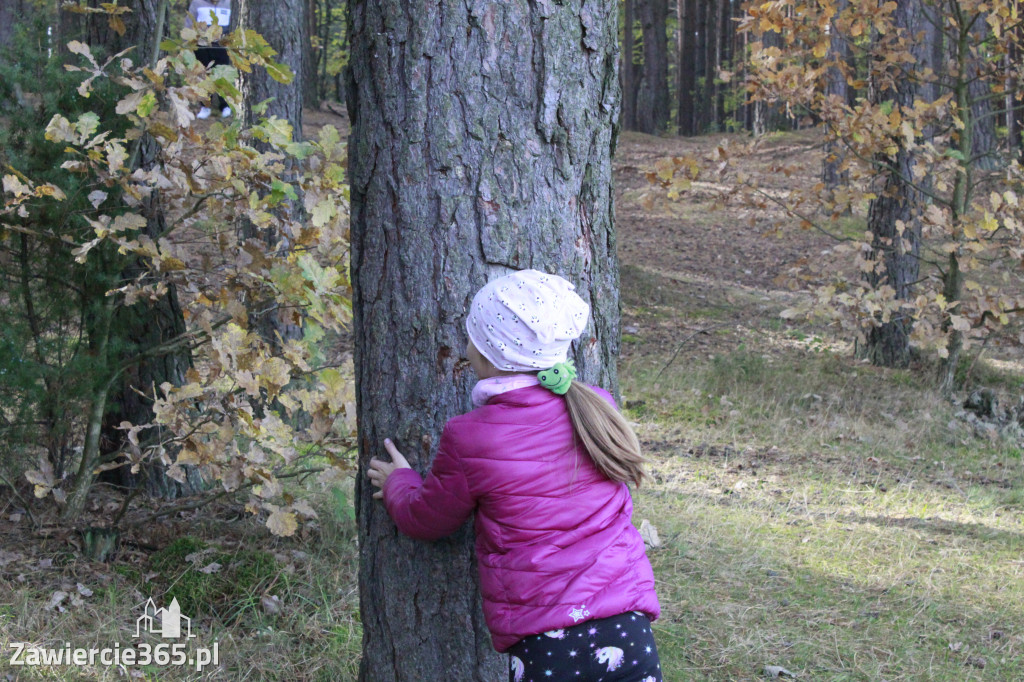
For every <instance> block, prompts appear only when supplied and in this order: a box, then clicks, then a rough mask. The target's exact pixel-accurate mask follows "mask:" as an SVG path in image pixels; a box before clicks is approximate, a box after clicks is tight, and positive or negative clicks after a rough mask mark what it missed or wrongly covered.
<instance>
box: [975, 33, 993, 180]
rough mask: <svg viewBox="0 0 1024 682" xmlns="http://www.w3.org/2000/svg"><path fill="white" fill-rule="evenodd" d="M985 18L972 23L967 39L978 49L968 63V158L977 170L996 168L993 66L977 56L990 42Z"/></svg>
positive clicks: (979, 55)
mask: <svg viewBox="0 0 1024 682" xmlns="http://www.w3.org/2000/svg"><path fill="white" fill-rule="evenodd" d="M986 17H987V14H986V13H981V14H980V15H979V16H978V18H977V20H976V21H974V26H973V30H972V31H971V38H972V40H973V41H974V43H975V44H976V45H978V47H976V48H975V49H976V50H977V51H978V56H976V57H975V58H974V59H972V60H971V62H972V63H971V69H970V70H971V82H970V98H971V118H972V119H973V120H974V130H973V132H972V140H973V143H974V146H973V147H972V149H971V155H972V156H973V157H974V158H975V159H976V160H977V161H976V164H975V165H976V167H977V168H978V169H979V170H994V169H996V168H998V167H999V163H1000V160H999V141H998V139H997V138H996V116H995V113H994V111H993V109H994V107H993V106H992V103H993V102H994V101H995V100H994V99H993V97H994V94H993V92H992V83H993V82H995V81H997V80H998V74H994V73H992V72H993V71H994V70H995V68H996V65H995V64H990V63H988V61H987V60H986V59H985V58H983V57H982V56H981V55H982V54H983V53H984V48H982V47H981V44H982V43H984V42H985V41H986V40H988V39H989V38H991V28H990V27H989V25H988V21H987V20H986Z"/></svg>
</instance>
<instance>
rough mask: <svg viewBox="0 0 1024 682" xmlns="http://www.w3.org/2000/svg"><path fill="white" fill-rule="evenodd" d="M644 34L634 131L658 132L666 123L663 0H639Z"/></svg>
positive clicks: (666, 60) (666, 50)
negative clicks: (642, 63) (642, 59)
mask: <svg viewBox="0 0 1024 682" xmlns="http://www.w3.org/2000/svg"><path fill="white" fill-rule="evenodd" d="M639 10H640V12H639V14H640V16H639V19H640V26H641V28H642V30H643V35H644V70H643V76H642V78H641V79H640V90H639V92H638V93H637V97H636V130H639V131H640V132H642V133H660V132H663V131H664V130H665V128H666V127H667V126H668V119H669V103H668V102H669V100H668V36H667V34H666V32H665V21H666V19H667V17H668V5H667V3H666V0H640V2H639Z"/></svg>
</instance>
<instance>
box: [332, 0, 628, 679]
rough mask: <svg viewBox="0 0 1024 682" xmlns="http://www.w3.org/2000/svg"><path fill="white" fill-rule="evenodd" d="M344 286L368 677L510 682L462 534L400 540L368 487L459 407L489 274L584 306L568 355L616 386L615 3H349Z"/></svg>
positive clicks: (412, 455)
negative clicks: (389, 461) (534, 274)
mask: <svg viewBox="0 0 1024 682" xmlns="http://www.w3.org/2000/svg"><path fill="white" fill-rule="evenodd" d="M350 11H351V15H350V16H351V20H350V21H351V27H350V37H351V49H352V51H351V62H350V66H349V70H348V76H347V79H348V82H349V96H348V106H349V113H350V119H351V121H352V135H351V138H350V146H349V150H350V155H351V157H350V167H349V172H350V182H351V192H352V204H351V207H352V208H351V210H352V258H351V262H352V281H353V299H352V302H353V312H354V335H355V367H356V369H355V371H356V395H357V402H358V419H359V462H360V475H359V477H358V479H357V481H358V482H357V487H356V508H357V514H358V527H359V552H360V568H359V586H360V613H361V621H362V625H363V657H362V661H361V665H360V679H361V680H363V681H364V682H395V681H398V680H402V681H406V682H416V681H422V680H459V681H460V682H470V681H480V682H496V681H498V680H505V679H507V675H508V663H507V658H506V657H504V656H499V655H497V654H496V653H494V651H493V650H492V648H491V642H490V637H489V635H488V633H487V630H486V628H485V626H484V622H483V617H482V613H481V609H480V605H479V597H478V594H477V586H476V575H477V572H476V570H475V568H474V559H473V541H472V534H471V532H470V527H469V524H467V525H466V526H465V527H464V528H463V529H462V530H460V531H459V532H457V533H456V534H455V535H454V536H453V537H451V538H448V539H445V540H441V541H439V542H434V543H425V542H417V541H413V540H410V539H408V538H405V537H403V536H401V535H400V534H398V533H397V531H396V530H395V526H394V524H393V523H392V521H391V520H390V518H389V517H388V515H387V512H386V511H385V510H384V508H383V507H382V505H381V504H380V502H378V501H376V500H374V499H372V496H371V493H372V490H371V488H370V486H369V483H368V482H367V480H366V478H365V476H364V475H362V474H363V472H365V467H366V463H367V462H368V460H369V458H370V457H372V456H377V457H384V458H386V457H387V455H386V454H385V452H384V449H383V445H382V443H383V440H384V438H385V437H390V438H392V439H393V440H394V441H395V443H396V444H397V445H398V446H399V448H400V449H402V450H403V452H404V453H405V455H406V456H407V457H408V459H409V461H410V463H411V464H412V466H414V467H415V468H416V469H417V470H418V471H420V472H425V471H426V470H427V469H428V468H429V466H430V463H431V460H432V457H433V454H434V450H435V448H436V447H437V443H438V439H439V436H440V433H441V429H442V427H443V426H444V424H445V422H446V421H447V420H448V419H449V418H451V417H453V416H455V415H456V414H459V413H461V412H464V411H466V410H467V409H469V407H470V392H471V388H472V385H473V383H474V377H473V376H472V373H471V372H470V371H469V368H468V363H467V362H466V361H465V360H463V359H462V356H463V353H464V351H463V349H464V348H465V346H466V334H465V327H464V323H463V316H464V314H465V310H466V308H467V307H468V305H469V303H470V301H471V299H472V295H473V293H474V292H475V291H476V290H477V289H478V288H479V287H480V286H481V285H483V284H484V283H485V282H486V281H487V280H488V278H489V277H491V276H495V275H499V274H504V273H507V272H509V271H511V270H516V269H522V268H530V267H534V268H538V269H541V270H547V271H550V272H554V273H558V274H560V275H562V276H564V277H566V278H567V279H569V280H570V281H572V282H573V283H575V284H576V286H577V292H578V293H579V294H580V295H581V296H582V297H583V299H584V300H586V301H588V302H589V303H590V305H591V306H592V309H591V310H592V313H591V314H592V318H591V323H590V326H589V327H588V333H587V334H586V335H585V336H584V337H583V338H582V339H581V340H580V342H579V343H578V345H577V346H576V348H574V354H575V359H576V363H577V366H578V367H579V368H580V372H581V375H582V377H581V378H582V379H584V380H586V381H588V382H591V383H596V384H599V385H602V386H605V387H607V388H609V389H611V390H613V391H614V390H615V389H616V386H617V371H616V364H615V357H616V355H617V351H618V344H619V341H618V319H619V312H618V311H619V303H618V284H619V282H618V267H617V257H616V250H615V235H614V231H613V228H612V193H611V180H612V165H611V152H612V149H613V147H614V144H615V140H614V129H615V124H616V119H617V118H618V115H619V107H620V101H619V99H620V92H619V87H618V83H619V80H618V73H617V70H618V59H619V49H618V31H617V23H618V22H617V17H618V5H617V3H616V2H614V1H613V0H605V1H604V2H594V1H593V0H590V1H587V2H584V0H564V1H563V2H561V3H532V2H531V3H525V2H508V3H490V2H479V3H471V4H470V6H469V11H468V12H449V11H447V10H446V9H444V8H443V6H439V5H437V4H435V3H419V4H415V5H410V4H409V3H407V2H405V1H404V0H360V1H353V2H351V4H350Z"/></svg>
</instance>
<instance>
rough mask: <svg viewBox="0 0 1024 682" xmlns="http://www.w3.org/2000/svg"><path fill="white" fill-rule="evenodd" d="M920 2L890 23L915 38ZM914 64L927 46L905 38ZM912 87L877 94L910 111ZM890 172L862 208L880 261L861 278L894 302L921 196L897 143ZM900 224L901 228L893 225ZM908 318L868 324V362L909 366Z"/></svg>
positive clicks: (912, 250)
mask: <svg viewBox="0 0 1024 682" xmlns="http://www.w3.org/2000/svg"><path fill="white" fill-rule="evenodd" d="M923 12H924V10H923V6H922V4H921V0H902V2H901V3H900V5H899V8H898V9H897V10H896V15H895V16H896V22H895V23H896V26H897V27H898V28H899V29H900V30H901V31H903V32H905V34H906V35H908V36H917V35H918V32H919V30H920V28H921V25H922V21H923V19H924V14H923ZM911 45H912V47H911V52H912V53H913V55H914V57H915V64H917V65H918V68H922V67H923V66H924V65H925V64H927V63H928V55H929V54H930V49H931V48H930V46H929V45H927V44H923V43H922V42H920V41H917V42H911ZM918 95H919V93H918V88H917V87H916V86H915V84H914V83H913V81H912V80H911V79H909V78H908V79H901V80H898V81H897V82H896V84H895V88H894V90H892V91H889V92H881V93H878V96H879V97H882V98H884V99H887V100H888V99H892V100H894V101H895V102H896V104H897V106H899V107H900V108H905V109H912V108H913V106H914V100H915V99H916V98H917V97H918ZM887 162H888V164H889V166H890V168H892V172H889V173H886V174H885V175H884V176H883V182H884V186H883V187H882V189H881V191H880V192H878V198H877V199H874V200H872V202H871V205H870V207H869V208H868V229H869V230H870V231H871V235H872V243H871V246H872V249H873V250H874V251H875V253H876V254H879V256H878V257H879V258H880V259H881V260H882V262H883V264H884V270H883V271H882V272H875V273H869V274H868V276H867V279H868V282H869V284H870V285H871V286H872V288H875V289H877V288H880V287H882V286H889V287H892V289H893V290H894V291H895V296H896V299H897V300H906V299H908V298H910V297H911V294H912V288H913V283H914V282H915V281H917V278H918V273H919V271H920V258H919V256H920V248H921V219H920V214H921V210H922V208H923V203H924V202H923V195H922V194H921V192H920V191H918V190H917V189H915V188H914V187H913V186H912V185H911V184H910V183H909V182H907V179H909V178H913V168H914V165H915V164H916V160H915V158H914V156H913V154H912V153H911V152H909V151H908V150H907V149H906V148H904V146H903V145H902V144H900V145H898V147H897V151H896V153H895V155H893V156H892V157H890V158H889V159H887ZM899 224H902V225H903V226H904V228H903V229H902V231H901V230H900V228H899ZM912 322H913V320H912V319H911V318H910V317H909V316H903V315H899V314H897V315H895V316H894V317H893V319H891V320H890V321H888V322H885V323H884V324H881V325H880V326H877V327H874V328H872V329H871V330H870V331H869V333H868V338H867V344H866V347H865V349H864V354H865V356H866V357H867V358H868V359H869V360H870V361H871V363H872V364H874V365H880V366H883V367H906V366H907V365H908V364H910V360H911V353H910V332H911V328H912Z"/></svg>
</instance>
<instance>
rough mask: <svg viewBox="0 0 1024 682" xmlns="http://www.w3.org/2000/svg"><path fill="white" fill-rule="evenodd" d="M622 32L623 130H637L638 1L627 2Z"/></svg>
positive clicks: (630, 0) (629, 0) (627, 0)
mask: <svg viewBox="0 0 1024 682" xmlns="http://www.w3.org/2000/svg"><path fill="white" fill-rule="evenodd" d="M624 4H625V8H624V12H625V20H624V21H623V31H622V121H621V123H622V128H623V130H636V97H637V86H638V85H639V83H638V80H639V73H638V72H639V69H637V65H636V64H634V63H633V50H634V49H635V47H636V45H635V41H634V39H633V26H634V24H635V22H636V16H635V15H636V0H625V3H624Z"/></svg>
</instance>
